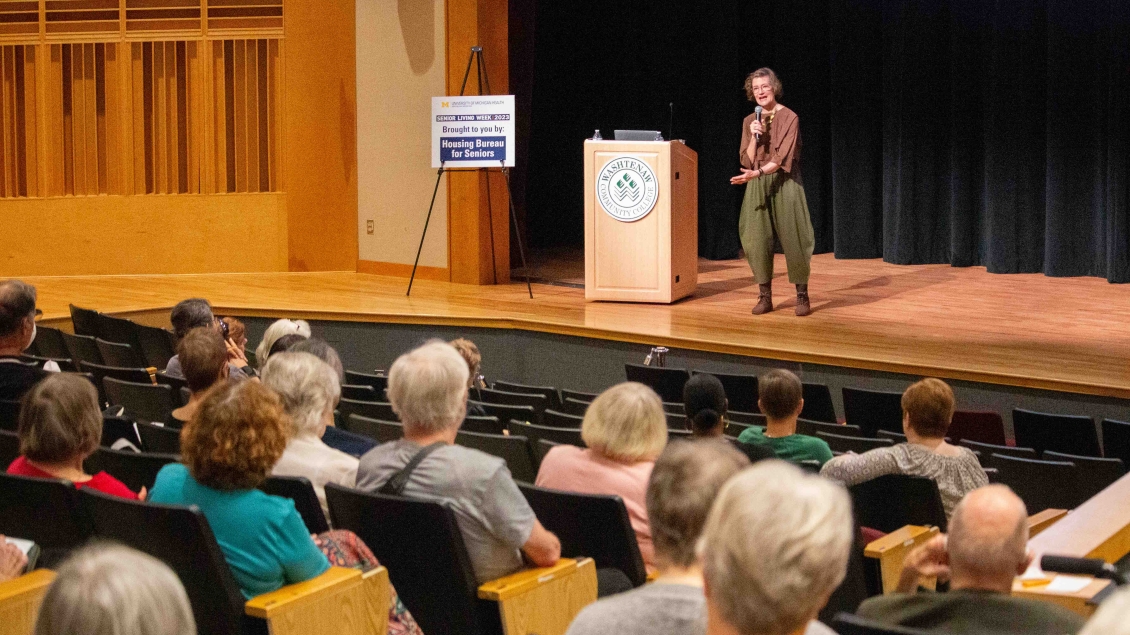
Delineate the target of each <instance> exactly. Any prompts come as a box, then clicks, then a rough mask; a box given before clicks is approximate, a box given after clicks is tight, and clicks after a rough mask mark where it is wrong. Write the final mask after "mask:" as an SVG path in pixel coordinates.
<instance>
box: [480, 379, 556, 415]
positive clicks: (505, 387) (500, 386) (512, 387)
mask: <svg viewBox="0 0 1130 635" xmlns="http://www.w3.org/2000/svg"><path fill="white" fill-rule="evenodd" d="M494 389H495V390H502V391H505V392H511V393H515V392H516V393H526V394H530V395H542V396H544V397H545V399H546V408H553V409H557V408H560V407H561V393H560V392H558V391H557V389H556V388H554V387H553V386H527V385H525V384H515V383H513V382H509V381H495V382H494Z"/></svg>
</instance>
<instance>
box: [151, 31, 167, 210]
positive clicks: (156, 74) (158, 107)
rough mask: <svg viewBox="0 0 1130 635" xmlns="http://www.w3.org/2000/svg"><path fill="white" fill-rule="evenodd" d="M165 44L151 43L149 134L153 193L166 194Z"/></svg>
mask: <svg viewBox="0 0 1130 635" xmlns="http://www.w3.org/2000/svg"><path fill="white" fill-rule="evenodd" d="M164 76H165V43H164V42H154V43H153V62H152V77H153V79H152V85H153V90H152V93H153V128H152V130H151V131H150V132H149V134H151V135H152V136H153V166H152V168H151V169H152V170H153V193H154V194H168V193H169V179H168V166H169V163H168V157H167V156H165V155H166V152H165V149H166V147H167V144H168V140H167V139H166V138H165V132H166V131H165V121H166V120H167V119H168V115H167V114H166V111H165V90H164V84H165V82H164Z"/></svg>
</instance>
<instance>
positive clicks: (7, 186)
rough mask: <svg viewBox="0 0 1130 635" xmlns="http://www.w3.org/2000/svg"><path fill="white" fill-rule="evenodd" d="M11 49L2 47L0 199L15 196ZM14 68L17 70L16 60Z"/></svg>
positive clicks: (0, 58) (0, 72) (0, 76)
mask: <svg viewBox="0 0 1130 635" xmlns="http://www.w3.org/2000/svg"><path fill="white" fill-rule="evenodd" d="M11 49H12V47H11V46H0V146H2V147H0V198H7V197H9V196H13V194H12V193H11V192H12V190H13V189H14V188H13V187H12V176H11V171H12V169H13V168H14V167H15V165H16V160H15V156H14V154H15V152H14V150H15V147H16V146H15V138H14V135H12V129H13V128H14V127H15V123H14V122H9V121H8V120H9V118H12V119H14V117H12V116H11V111H12V110H14V108H12V106H11V105H10V103H9V102H14V101H15V99H14V95H12V93H14V91H13V90H12V89H13V88H14V87H13V86H12V83H13V78H12V75H14V74H15V73H12V74H9V73H8V56H9V52H10V51H11ZM12 67H13V68H15V61H14V60H13V63H12Z"/></svg>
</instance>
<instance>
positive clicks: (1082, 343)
mask: <svg viewBox="0 0 1130 635" xmlns="http://www.w3.org/2000/svg"><path fill="white" fill-rule="evenodd" d="M777 267H778V271H779V272H780V273H778V276H777V278H776V280H775V281H774V291H775V294H776V295H775V298H776V300H777V302H778V303H779V307H780V308H779V309H778V310H777V311H775V312H773V313H770V314H768V315H765V316H753V315H751V314H750V312H749V311H750V309H751V308H752V306H753V304H754V303H755V301H756V297H755V296H756V287H757V285H756V284H754V282H753V279H752V277H751V275H750V272H749V269H748V267H747V266H746V264H745V262H744V261H739V260H735V261H725V262H710V261H702V262H701V263H700V275H699V287H698V291H697V292H696V293H695V295H694V296H693V297H691V298H688V299H685V300H682V301H680V302H678V303H676V304H674V305H671V306H665V305H634V304H619V303H586V302H585V301H584V292H583V290H581V289H574V288H568V287H562V286H554V285H547V284H535V285H534V296H535V299H534V300H532V301H531V300H529V299H528V298H527V296H526V288H525V285H524V284H522V283H520V282H514V283H512V284H509V285H504V286H498V287H478V286H471V285H457V284H450V283H443V282H432V281H420V280H417V282H416V286H415V288H414V289H413V292H412V297H411V298H406V297H405V296H404V291H405V288H406V284H407V280H405V279H402V278H392V277H385V276H375V275H367V274H358V273H352V272H331V273H266V274H263V273H259V274H200V275H170V276H105V277H100V276H91V277H43V278H27V280H28V281H29V282H31V283H32V284H35V285H36V286H37V287H38V288H39V299H40V301H39V305H40V307H41V308H42V309H43V310H44V312H45V319H46V320H51V319H53V318H55V319H58V318H62V317H64V316H66V315H68V313H67V304H68V303H74V304H77V305H79V306H84V307H90V308H95V309H98V310H100V311H104V312H110V313H129V312H136V311H145V310H152V309H157V308H166V307H170V306H172V305H173V304H174V303H176V302H177V301H179V300H181V299H183V298H186V297H192V296H203V297H207V298H209V299H210V300H211V301H212V302H213V304H215V306H216V307H217V312H218V313H221V314H223V313H233V314H241V315H257V316H279V317H305V318H310V319H332V320H348V321H371V322H401V323H420V324H444V325H467V326H478V327H496V328H515V329H525V330H533V331H543V332H550V333H559V334H565V335H578V336H584V337H593V338H601V339H611V340H617V341H628V342H637V343H642V344H652V345H665V346H670V347H679V348H688V349H695V350H705V351H712V352H721V353H730V354H738V355H749V356H756V357H764V358H770V359H781V360H788V361H797V362H808V363H819V364H830V365H835V366H847V367H853V368H864V369H871V370H879V371H890V372H898V373H908V374H914V375H927V374H928V375H935V376H941V377H946V378H951V379H963V380H969V381H979V382H989V383H997V384H1007V385H1014V386H1027V387H1032V388H1041V389H1048V390H1063V391H1068V392H1078V393H1085V394H1093V395H1103V396H1110V397H1122V398H1127V397H1130V365H1128V363H1127V362H1128V360H1130V338H1128V333H1127V331H1128V326H1130V320H1128V317H1127V316H1130V288H1126V287H1121V286H1117V285H1111V284H1109V283H1107V282H1106V281H1104V280H1101V279H1098V278H1069V279H1066V278H1048V277H1045V276H1043V275H1038V274H1033V275H993V274H989V273H987V272H986V271H985V270H984V269H982V268H963V269H956V268H952V267H949V266H946V265H921V266H901V265H891V264H886V263H883V262H881V261H878V260H835V259H834V258H833V257H832V256H831V255H820V256H816V257H815V258H813V262H812V279H811V284H810V291H811V295H812V301H813V308H814V310H815V312H814V313H813V314H812V315H811V316H809V317H807V318H797V317H795V316H794V315H793V305H794V300H795V296H794V294H793V289H792V287H791V286H789V285H788V280H787V277H786V276H785V274H784V273H783V270H784V260H783V257H782V256H778V260H777Z"/></svg>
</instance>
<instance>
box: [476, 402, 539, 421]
mask: <svg viewBox="0 0 1130 635" xmlns="http://www.w3.org/2000/svg"><path fill="white" fill-rule="evenodd" d="M467 403H468V405H470V404H478V405H479V407H481V408H482V409H483V411H484V412H486V413H487V414H488V415H490V416H492V417H498V420H499V421H510V420H512V419H513V420H514V421H528V422H530V423H533V424H538V425H540V424H541V412H540V411H538V410H536V409H535V408H534V407H533V406H529V405H513V404H500V403H486V402H483V401H473V400H471V401H468V402H467Z"/></svg>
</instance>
